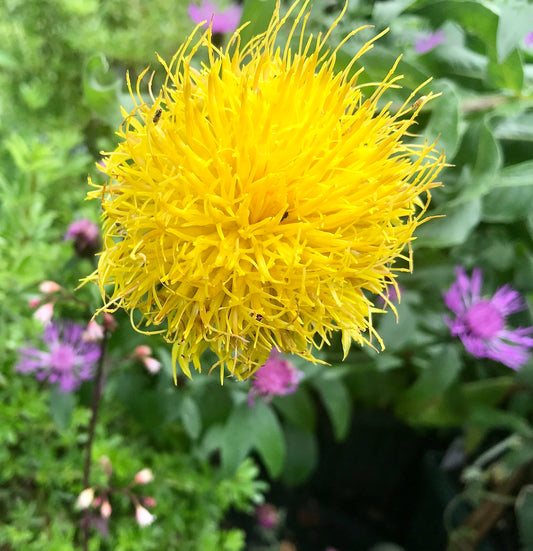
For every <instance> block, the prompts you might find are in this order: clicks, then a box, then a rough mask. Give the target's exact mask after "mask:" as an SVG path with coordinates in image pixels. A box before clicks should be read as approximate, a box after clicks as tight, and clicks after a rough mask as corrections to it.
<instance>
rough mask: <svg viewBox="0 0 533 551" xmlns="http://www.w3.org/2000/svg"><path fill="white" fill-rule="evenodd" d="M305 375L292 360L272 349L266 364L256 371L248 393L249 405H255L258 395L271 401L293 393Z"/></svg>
mask: <svg viewBox="0 0 533 551" xmlns="http://www.w3.org/2000/svg"><path fill="white" fill-rule="evenodd" d="M303 375H304V374H303V372H302V371H300V370H298V369H296V368H295V367H294V365H292V364H291V362H289V361H288V360H285V359H283V358H281V357H280V353H279V352H278V351H277V350H272V352H271V353H270V356H269V358H268V360H267V361H266V363H265V365H263V366H262V367H260V368H259V369H258V370H257V372H256V373H255V379H253V381H252V388H251V389H250V394H249V395H248V405H249V406H250V407H252V406H253V404H254V400H255V397H256V396H262V397H263V398H264V399H265V401H267V402H269V401H270V400H272V398H273V397H274V396H281V395H283V394H292V393H293V392H294V391H295V390H296V389H297V388H298V383H299V382H300V379H301V378H302V377H303Z"/></svg>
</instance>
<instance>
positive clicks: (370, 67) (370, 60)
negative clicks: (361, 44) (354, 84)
mask: <svg viewBox="0 0 533 551" xmlns="http://www.w3.org/2000/svg"><path fill="white" fill-rule="evenodd" d="M346 49H347V50H348V48H346ZM348 53H350V52H349V51H348ZM398 57H399V55H398V52H395V51H391V49H390V48H386V47H385V46H381V45H379V44H375V45H374V47H373V48H372V49H371V50H369V51H368V52H366V53H365V55H364V56H363V57H362V58H361V63H360V64H359V63H356V64H355V65H357V66H358V67H364V73H363V74H362V75H361V78H360V79H359V81H360V82H365V81H368V80H370V81H373V82H379V81H381V80H383V79H384V78H385V77H386V76H387V73H388V72H389V70H390V68H391V67H392V66H393V65H394V63H396V60H397V59H398ZM350 59H351V57H350ZM396 74H397V75H402V76H403V78H402V79H401V80H400V81H399V84H400V86H401V87H402V88H405V89H406V93H407V92H411V91H413V90H414V89H415V88H417V87H418V86H420V85H421V84H422V83H423V82H424V81H426V80H427V79H428V78H429V77H430V75H429V73H427V72H425V71H424V69H423V67H419V66H417V65H415V64H414V63H411V62H409V61H406V60H405V59H404V58H402V59H401V60H400V62H399V63H398V67H397V69H396ZM359 81H358V82H359Z"/></svg>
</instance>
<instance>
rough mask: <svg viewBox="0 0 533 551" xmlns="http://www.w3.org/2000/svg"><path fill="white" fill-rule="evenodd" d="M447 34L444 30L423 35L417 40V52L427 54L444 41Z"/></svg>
mask: <svg viewBox="0 0 533 551" xmlns="http://www.w3.org/2000/svg"><path fill="white" fill-rule="evenodd" d="M445 39H446V35H445V34H444V33H443V32H442V31H436V32H434V33H431V34H428V35H426V36H421V37H420V38H419V39H418V40H417V41H416V42H415V52H416V53H417V54H419V55H422V54H426V53H427V52H429V51H430V50H433V48H436V47H437V46H439V45H440V44H442V43H443V42H444V40H445Z"/></svg>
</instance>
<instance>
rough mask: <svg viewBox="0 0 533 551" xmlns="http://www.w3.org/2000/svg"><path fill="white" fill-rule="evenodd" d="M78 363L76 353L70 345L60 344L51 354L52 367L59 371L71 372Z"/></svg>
mask: <svg viewBox="0 0 533 551" xmlns="http://www.w3.org/2000/svg"><path fill="white" fill-rule="evenodd" d="M75 361H76V352H75V351H74V349H73V348H72V346H70V345H69V344H58V345H57V346H56V347H55V348H54V349H53V350H52V351H51V354H50V365H51V367H52V368H53V369H55V370H58V371H70V370H71V369H72V368H73V367H74V363H75Z"/></svg>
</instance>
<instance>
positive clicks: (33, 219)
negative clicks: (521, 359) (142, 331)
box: [0, 0, 533, 551]
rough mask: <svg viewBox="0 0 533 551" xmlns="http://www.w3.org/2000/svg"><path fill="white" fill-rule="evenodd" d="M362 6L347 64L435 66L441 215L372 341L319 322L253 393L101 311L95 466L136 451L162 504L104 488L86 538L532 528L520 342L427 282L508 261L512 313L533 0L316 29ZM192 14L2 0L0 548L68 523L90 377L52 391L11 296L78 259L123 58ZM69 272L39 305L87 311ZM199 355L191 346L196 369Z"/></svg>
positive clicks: (96, 543) (219, 540)
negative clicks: (258, 512)
mask: <svg viewBox="0 0 533 551" xmlns="http://www.w3.org/2000/svg"><path fill="white" fill-rule="evenodd" d="M342 5H343V2H337V1H335V0H315V1H314V2H313V11H312V12H311V17H310V19H309V23H308V28H309V29H310V30H312V31H313V32H321V31H322V32H323V31H325V30H326V29H327V28H329V27H330V25H331V24H332V23H333V21H334V20H335V19H336V18H337V17H338V14H339V11H340V9H341V8H342ZM273 7H274V2H273V1H272V0H246V2H245V5H244V15H243V20H247V19H250V20H251V24H250V25H249V26H248V27H247V28H246V29H245V30H244V31H243V36H244V37H249V36H251V35H252V34H255V33H257V32H261V31H263V30H264V29H265V25H266V24H267V22H268V19H269V17H270V14H271V12H272V10H273ZM285 7H286V6H285ZM366 25H372V27H371V28H366V29H364V30H362V31H361V32H360V33H358V34H357V35H356V36H355V37H354V38H353V39H351V40H350V41H349V42H347V43H346V44H344V45H343V46H342V47H341V48H340V50H339V52H338V56H337V63H338V65H339V68H342V67H343V66H344V65H345V64H346V63H347V62H348V61H349V60H350V59H351V57H352V56H353V55H354V54H355V53H356V52H357V51H358V49H359V47H360V46H361V45H362V44H363V43H364V42H366V41H367V40H368V39H369V38H370V37H372V36H374V35H375V34H377V33H379V32H381V31H382V30H384V29H386V28H388V29H389V31H388V32H387V34H385V36H383V37H382V38H381V39H380V40H379V41H378V42H377V43H376V44H375V46H374V48H373V49H372V50H371V51H370V52H368V53H367V54H365V56H364V57H363V58H362V59H361V60H360V63H361V66H363V67H364V69H365V71H364V73H363V74H362V76H361V79H360V82H361V83H364V82H368V83H371V82H375V81H379V80H381V79H382V78H383V77H384V76H385V75H386V74H387V72H388V70H389V69H390V67H391V66H392V64H393V63H394V61H395V60H396V58H397V57H398V56H399V55H400V54H401V55H402V59H401V61H400V63H399V65H398V74H402V75H403V77H404V78H403V80H402V82H401V84H402V86H403V88H402V89H398V90H389V92H390V93H389V94H388V95H387V98H386V99H384V101H387V102H389V101H390V102H392V104H391V107H390V108H391V109H394V108H395V106H397V105H400V104H401V102H403V101H404V100H405V98H406V97H407V96H408V95H409V94H410V93H411V92H412V91H413V90H414V89H416V88H417V87H418V86H419V85H420V84H421V83H423V82H425V81H426V80H427V79H429V78H431V79H432V81H431V82H430V83H429V84H428V85H427V86H426V87H425V88H424V91H423V92H421V94H422V93H427V91H433V92H436V93H440V94H441V95H440V96H439V97H438V98H437V99H435V100H434V101H432V102H431V103H430V104H428V106H427V108H425V109H424V111H423V112H422V114H421V118H420V121H419V130H420V133H421V134H422V135H424V136H426V137H428V138H429V139H430V140H433V139H436V138H438V139H439V147H442V148H443V149H444V150H445V152H446V155H447V162H448V163H449V166H448V167H447V168H446V169H445V170H444V172H443V173H442V177H441V179H442V183H443V186H442V187H440V188H438V189H436V190H435V192H434V194H433V196H434V200H433V203H432V207H431V209H432V210H431V214H432V215H445V217H443V218H438V219H435V220H432V221H431V222H430V223H428V224H427V225H424V226H423V227H422V228H420V231H419V232H418V239H417V240H416V242H415V243H414V244H413V248H414V257H415V268H414V272H413V274H405V275H402V276H401V277H400V278H399V283H400V285H401V287H402V289H403V293H402V300H401V303H400V304H399V305H398V306H397V310H398V315H399V322H398V323H397V321H396V318H395V316H394V314H393V313H391V312H389V313H387V314H384V315H382V316H381V318H380V319H378V320H377V325H378V330H379V333H380V335H381V336H382V338H383V340H384V342H385V344H386V350H385V352H382V353H380V354H377V353H375V352H374V351H373V350H372V349H370V348H365V349H359V348H356V347H353V348H352V350H351V351H350V354H349V356H348V357H347V358H346V360H345V361H342V347H341V346H340V342H337V341H334V342H333V343H332V345H331V347H329V348H328V349H327V350H324V351H323V353H322V359H324V360H325V361H327V362H328V363H330V364H332V365H331V367H328V368H323V367H318V366H314V365H310V364H306V363H305V362H302V361H301V360H298V359H292V361H293V362H294V363H295V364H296V365H297V366H298V368H299V369H302V371H304V373H305V377H304V379H303V380H302V382H301V383H300V386H299V388H298V390H297V391H296V392H295V393H294V394H291V395H288V396H280V397H276V398H274V400H272V402H270V403H266V402H264V401H263V400H260V399H257V400H256V403H255V405H254V407H253V408H250V407H249V406H248V404H247V396H248V391H249V383H235V382H231V381H227V382H226V383H225V384H224V386H223V387H220V385H219V381H218V378H217V377H213V378H209V377H207V376H203V375H202V376H195V377H194V379H193V380H192V381H185V380H182V379H181V378H180V381H179V384H178V387H175V386H174V385H173V383H172V373H171V361H170V353H169V347H168V346H167V345H166V344H165V343H163V342H162V341H159V340H158V339H157V338H156V337H153V338H151V339H149V340H147V339H146V337H143V336H141V335H139V334H136V333H135V332H134V331H133V330H132V329H131V327H130V324H129V320H128V319H127V317H125V316H120V315H118V316H117V321H118V324H119V325H118V329H117V331H116V332H115V333H114V334H113V335H112V337H111V340H110V343H109V351H110V352H109V353H110V361H111V370H110V372H109V377H108V381H107V383H106V387H105V391H104V397H103V403H102V408H101V413H100V420H99V424H98V427H97V431H96V440H95V448H94V453H93V460H94V463H95V468H94V476H95V478H98V476H99V471H98V467H97V465H98V461H99V459H100V458H101V457H103V456H106V457H108V458H109V459H110V460H111V462H112V464H113V469H114V473H115V474H114V476H116V478H117V484H120V483H121V482H120V481H121V480H122V482H124V481H126V483H127V480H129V479H131V478H132V476H133V475H134V473H135V472H136V471H138V470H140V469H142V468H143V467H145V466H149V467H150V468H151V469H152V470H153V472H154V475H155V480H154V482H153V483H152V484H151V487H150V492H151V494H150V495H151V496H153V497H154V498H155V499H156V501H157V507H156V510H155V514H157V520H156V522H155V523H154V524H153V525H151V526H149V527H144V528H140V527H138V526H137V525H136V524H135V521H134V519H133V516H132V514H131V511H130V510H129V509H128V506H127V503H120V501H118V502H117V503H114V504H113V505H114V508H113V515H112V517H111V519H110V522H109V530H108V531H109V533H108V534H107V535H106V534H105V533H103V532H97V533H96V534H95V536H94V537H93V538H92V540H91V549H114V550H121V549H124V550H131V549H143V550H148V549H165V548H166V549H180V550H182V549H184V550H187V549H191V550H193V549H194V550H210V549H212V550H226V549H227V550H239V549H257V550H259V549H278V548H279V545H280V543H279V542H280V541H281V539H285V540H287V541H289V540H290V541H292V542H293V543H294V545H295V546H296V548H297V549H298V550H305V549H310V550H313V549H325V548H326V546H327V545H333V546H335V547H337V548H338V549H339V550H340V551H348V550H349V549H363V550H365V549H370V548H372V549H373V550H374V551H379V550H381V551H386V550H389V551H392V550H393V549H400V547H397V546H401V548H403V549H406V550H408V551H411V550H414V551H416V550H420V551H427V550H428V549H436V550H437V549H446V548H448V549H450V550H454V549H465V550H466V549H474V548H479V549H484V550H487V551H491V550H499V549H518V548H521V549H524V550H525V549H533V531H532V529H531V526H532V525H533V523H532V522H531V519H532V518H533V492H532V490H531V488H532V486H531V483H532V482H533V479H532V477H531V472H530V465H531V460H532V459H533V428H532V426H531V415H532V408H533V390H532V385H533V363H532V362H531V361H530V362H529V363H528V364H527V365H525V366H524V367H523V368H522V369H521V370H520V371H518V372H516V373H515V372H513V371H511V370H509V369H508V368H506V367H504V366H503V365H501V364H497V363H495V362H491V361H488V360H476V359H475V358H473V357H472V356H470V355H468V354H467V353H466V351H465V350H464V348H463V346H462V344H461V342H460V341H459V340H456V339H453V338H452V337H450V335H449V329H448V327H447V326H446V324H445V321H444V316H445V315H446V307H445V305H444V302H443V299H442V295H443V292H445V291H446V290H447V289H448V288H449V286H450V284H451V283H452V282H453V280H454V267H455V266H456V265H461V266H464V267H465V268H466V269H467V271H470V270H471V269H472V268H473V267H475V266H479V267H481V268H482V269H483V272H484V275H485V286H486V289H487V290H490V291H494V290H496V288H498V287H500V286H502V285H504V284H506V283H509V284H511V285H512V286H513V287H514V288H516V289H517V290H519V291H520V292H521V293H522V294H523V295H524V296H526V297H527V298H528V305H529V311H525V312H522V313H520V314H517V315H515V319H514V321H515V322H516V325H521V326H529V325H531V324H532V316H531V298H532V297H533V209H532V208H531V204H532V202H533V144H532V142H533V47H531V46H530V47H528V46H527V44H526V42H525V37H526V35H527V34H528V33H531V32H532V31H533V5H532V4H530V3H527V2H525V1H524V2H521V1H518V0H516V1H515V0H509V1H506V0H499V1H484V2H481V1H478V0H476V1H474V0H439V1H429V0H416V1H411V0H386V1H377V0H376V1H371V0H359V1H358V0H349V2H348V7H347V15H346V16H345V17H344V19H343V20H342V21H341V23H340V24H339V25H338V26H337V27H336V28H335V30H334V32H333V34H332V35H331V37H330V40H329V43H330V44H331V45H332V46H333V47H335V46H336V45H337V44H338V43H339V42H340V41H341V40H342V38H343V37H344V36H345V35H346V34H347V33H348V32H349V31H350V30H352V29H353V28H356V27H359V26H366ZM193 28H194V24H193V23H192V22H191V21H190V20H189V18H188V16H187V4H186V3H185V2H182V1H168V0H151V1H150V2H147V1H144V0H136V1H131V0H128V1H126V0H116V1H113V2H106V1H103V0H100V1H98V0H34V1H32V2H29V3H28V2H26V1H23V0H4V2H2V3H1V5H0V36H1V37H2V41H1V45H0V138H1V139H0V336H1V338H0V362H1V371H0V411H1V419H2V425H1V426H0V479H1V481H0V518H1V519H2V522H1V525H0V549H2V550H4V549H5V550H6V551H11V550H19V549H28V550H40V549H43V550H45V549H57V550H61V549H65V550H67V549H73V548H74V547H75V543H74V542H77V541H79V537H80V536H79V527H78V524H77V523H78V520H79V514H78V513H76V512H75V510H74V503H75V501H76V497H77V495H78V494H79V493H80V491H81V490H82V489H83V488H82V469H83V446H84V443H85V442H86V439H87V423H88V419H89V405H90V389H91V384H90V383H85V384H84V386H83V387H82V388H81V390H80V391H79V392H77V393H76V394H73V395H69V396H70V397H69V398H65V396H60V395H58V394H57V393H56V392H54V391H53V390H50V388H48V387H47V386H46V385H43V384H40V383H38V382H37V381H35V380H34V379H33V378H28V377H21V376H20V375H18V374H15V373H14V371H13V365H14V362H15V361H16V358H17V349H18V348H19V347H20V346H22V345H23V344H24V343H25V342H27V341H28V340H31V338H32V337H38V335H39V334H40V332H41V327H40V324H39V322H37V321H36V320H35V319H33V318H32V310H31V308H30V306H28V301H29V300H30V299H31V298H34V297H36V296H37V295H38V290H37V288H38V284H39V283H40V282H41V281H44V280H50V279H51V280H54V281H57V282H58V283H60V284H61V285H62V286H63V287H64V288H65V289H69V290H73V289H74V288H75V287H76V286H77V284H78V281H79V279H80V278H81V277H84V276H85V275H87V274H88V273H89V272H90V271H91V270H92V269H93V266H94V265H93V263H92V262H91V261H90V260H87V259H85V260H84V259H79V258H77V257H76V256H75V255H74V252H73V249H72V244H71V243H70V242H65V241H63V235H64V234H65V232H66V228H67V226H68V225H69V223H71V222H72V221H73V220H75V219H79V218H82V217H88V218H90V219H92V220H94V221H97V219H98V212H97V211H96V207H95V205H94V204H89V203H85V202H84V197H85V193H86V191H87V174H90V175H91V177H92V178H93V179H95V180H98V179H99V178H101V176H100V175H99V173H98V171H97V170H96V168H95V163H96V162H97V161H98V159H99V157H100V154H99V152H100V151H102V150H104V151H108V150H110V149H112V148H113V147H114V144H115V140H116V138H115V136H114V134H113V132H114V129H115V128H116V127H117V126H118V125H119V124H120V123H121V122H122V115H121V114H120V106H121V105H123V106H125V108H126V109H128V108H129V106H130V101H131V100H130V98H129V96H128V95H127V90H126V88H125V78H124V77H125V73H126V71H129V72H130V74H131V75H132V80H135V78H136V75H138V74H139V73H140V72H141V71H142V70H143V69H144V68H145V67H146V66H148V65H151V66H152V68H153V69H155V70H156V80H155V82H156V83H157V82H158V80H157V79H160V78H161V75H162V71H161V68H160V67H159V66H158V62H157V61H156V57H155V52H158V53H159V54H160V55H161V56H162V57H163V58H165V59H169V58H170V57H171V56H172V54H173V53H174V52H175V50H176V49H177V48H178V47H179V45H180V44H181V42H182V41H183V40H184V39H185V37H186V36H187V33H189V32H190V31H191V30H192V29H193ZM435 32H440V33H442V35H441V36H442V37H443V39H442V41H441V43H440V44H437V45H436V46H435V47H433V48H432V49H430V50H429V51H427V52H425V53H420V52H417V50H416V48H415V46H414V45H415V43H416V41H417V40H419V39H420V38H421V37H430V36H431V35H432V34H433V33H435ZM358 68H359V66H358V65H357V64H356V66H354V70H357V69H358ZM415 139H416V138H415ZM76 296H77V297H79V300H80V301H85V302H84V303H81V302H80V303H79V304H77V305H74V306H73V305H72V304H61V305H58V307H57V309H56V316H58V317H62V316H63V317H70V318H73V319H77V320H78V321H80V322H87V321H88V319H89V318H90V316H91V315H92V312H93V311H94V310H95V309H96V308H97V307H98V305H99V299H98V296H97V293H96V291H95V289H93V288H91V287H84V288H83V289H81V290H80V291H78V292H77V293H76ZM140 344H149V345H150V346H151V347H152V348H153V349H154V350H155V355H156V357H157V358H158V359H159V360H160V361H161V362H162V366H163V367H162V369H161V371H160V372H159V373H157V374H155V375H152V374H150V373H148V372H147V371H146V370H145V369H144V368H143V366H142V365H141V364H140V362H138V361H135V360H134V359H133V358H132V356H131V353H132V350H133V349H134V348H135V347H136V346H137V345H140ZM211 363H212V362H211V358H209V357H208V355H207V354H206V357H205V366H206V371H208V367H209V366H210V365H211ZM100 474H101V473H100ZM266 482H268V484H269V488H270V490H269V491H268V493H267V494H266V492H267V485H266ZM265 494H266V495H267V498H268V499H270V500H272V501H273V502H275V503H276V504H277V505H278V507H280V509H281V510H285V512H286V519H285V521H284V523H283V524H282V525H281V526H280V527H278V531H277V532H275V533H270V535H268V534H267V535H265V533H260V534H258V533H257V531H256V528H254V525H253V521H252V520H251V519H252V517H251V516H250V512H251V511H252V509H253V507H254V505H257V504H258V503H260V502H261V501H262V500H264V499H265V497H264V496H265ZM496 494H498V495H496ZM495 495H496V498H495V497H494V496H495ZM495 504H496V505H495ZM502 504H503V505H502ZM500 505H501V510H500V509H497V510H496V509H495V507H497V506H500ZM495 511H496V512H495ZM476 514H477V517H476ZM491 515H493V516H491ZM494 515H495V516H494ZM496 520H499V521H500V522H499V523H498V524H497V526H496ZM245 533H247V534H248V538H249V539H248V540H245V538H246V536H245ZM379 542H381V544H380V543H379ZM385 542H391V543H385ZM428 542H429V543H428Z"/></svg>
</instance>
